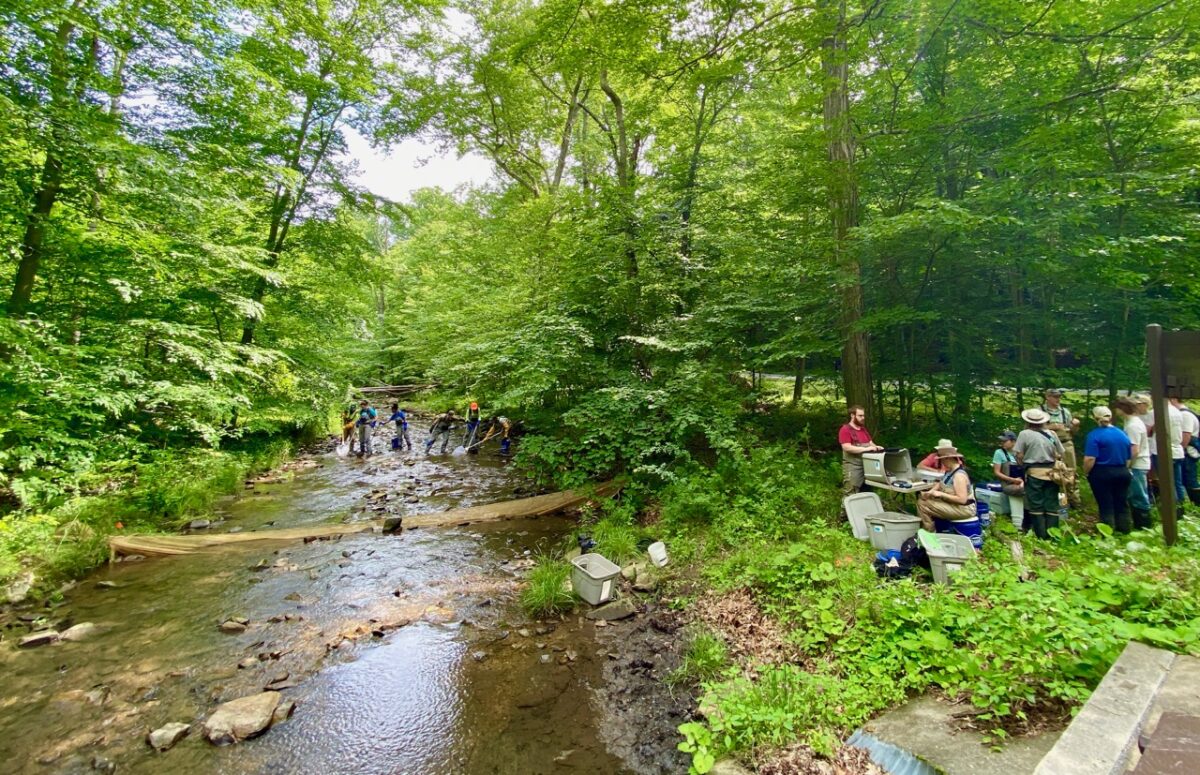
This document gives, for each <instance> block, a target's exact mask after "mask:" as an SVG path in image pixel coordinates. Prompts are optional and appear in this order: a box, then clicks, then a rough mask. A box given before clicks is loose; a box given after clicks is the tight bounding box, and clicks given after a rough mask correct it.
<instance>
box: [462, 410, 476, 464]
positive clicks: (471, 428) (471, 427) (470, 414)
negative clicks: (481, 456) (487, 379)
mask: <svg viewBox="0 0 1200 775" xmlns="http://www.w3.org/2000/svg"><path fill="white" fill-rule="evenodd" d="M478 432H479V404H478V403H476V402H475V401H472V402H471V405H470V406H468V407H467V430H466V431H465V432H464V433H463V446H464V447H466V449H467V451H468V452H471V451H475V452H478V450H472V449H471V446H472V445H473V444H474V443H475V436H476V434H477V433H478Z"/></svg>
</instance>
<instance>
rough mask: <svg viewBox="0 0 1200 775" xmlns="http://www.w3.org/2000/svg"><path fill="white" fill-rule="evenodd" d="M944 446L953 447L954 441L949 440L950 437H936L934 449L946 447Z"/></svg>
mask: <svg viewBox="0 0 1200 775" xmlns="http://www.w3.org/2000/svg"><path fill="white" fill-rule="evenodd" d="M946 448H950V449H953V448H954V442H953V441H951V440H950V439H938V443H937V446H936V447H934V449H946Z"/></svg>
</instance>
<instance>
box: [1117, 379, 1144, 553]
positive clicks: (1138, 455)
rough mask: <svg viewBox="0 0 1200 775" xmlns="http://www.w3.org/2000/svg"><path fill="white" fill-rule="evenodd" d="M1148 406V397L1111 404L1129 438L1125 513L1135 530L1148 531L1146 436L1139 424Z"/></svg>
mask: <svg viewBox="0 0 1200 775" xmlns="http://www.w3.org/2000/svg"><path fill="white" fill-rule="evenodd" d="M1142 399H1145V403H1141V400H1142ZM1149 405H1150V397H1149V396H1133V397H1131V398H1124V397H1122V398H1118V399H1117V400H1116V402H1115V403H1114V404H1113V407H1114V408H1115V409H1116V410H1117V414H1119V415H1121V416H1122V417H1123V418H1125V435H1126V436H1128V437H1129V444H1130V448H1129V454H1130V455H1131V458H1130V461H1129V477H1130V478H1129V513H1130V514H1131V515H1132V516H1133V526H1134V527H1135V528H1137V529H1138V530H1143V529H1145V528H1148V527H1150V488H1149V484H1148V483H1147V481H1146V478H1147V476H1149V474H1150V436H1149V435H1148V434H1147V433H1146V423H1145V422H1143V421H1142V415H1143V414H1145V413H1146V408H1147V407H1148V406H1149Z"/></svg>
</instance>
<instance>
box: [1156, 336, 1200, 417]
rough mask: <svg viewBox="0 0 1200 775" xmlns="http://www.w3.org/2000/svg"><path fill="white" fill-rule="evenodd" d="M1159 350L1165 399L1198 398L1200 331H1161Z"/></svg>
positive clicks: (1199, 394)
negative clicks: (1160, 350)
mask: <svg viewBox="0 0 1200 775" xmlns="http://www.w3.org/2000/svg"><path fill="white" fill-rule="evenodd" d="M1161 348H1162V360H1163V371H1164V377H1165V380H1164V382H1165V384H1164V385H1163V391H1164V392H1165V393H1166V395H1167V398H1181V399H1183V400H1185V401H1186V400H1188V399H1189V398H1200V331H1163V332H1162V345H1161Z"/></svg>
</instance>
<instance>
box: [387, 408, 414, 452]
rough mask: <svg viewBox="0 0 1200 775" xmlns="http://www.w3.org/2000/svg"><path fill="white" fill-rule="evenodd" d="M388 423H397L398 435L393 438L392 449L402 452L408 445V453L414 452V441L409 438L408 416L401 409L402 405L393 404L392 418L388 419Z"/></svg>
mask: <svg viewBox="0 0 1200 775" xmlns="http://www.w3.org/2000/svg"><path fill="white" fill-rule="evenodd" d="M387 422H394V423H396V435H395V436H393V437H392V449H399V450H402V449H404V445H405V444H407V445H408V451H409V452H412V448H413V446H412V439H411V438H409V436H408V415H407V414H405V413H404V410H403V409H401V408H400V404H392V416H391V417H389V418H387ZM385 424H386V423H385Z"/></svg>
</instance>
